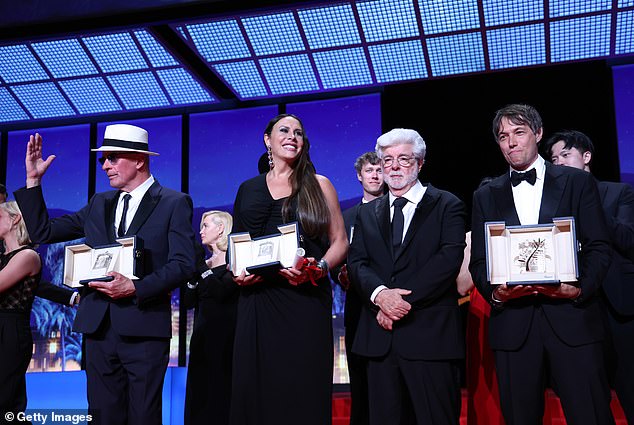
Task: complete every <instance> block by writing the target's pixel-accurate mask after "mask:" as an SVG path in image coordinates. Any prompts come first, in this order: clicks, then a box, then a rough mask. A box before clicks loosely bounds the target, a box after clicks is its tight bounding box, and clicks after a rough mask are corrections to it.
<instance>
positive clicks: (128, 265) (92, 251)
mask: <svg viewBox="0 0 634 425" xmlns="http://www.w3.org/2000/svg"><path fill="white" fill-rule="evenodd" d="M139 245H140V244H139V240H138V239H137V238H136V236H132V237H129V238H121V239H117V243H115V244H112V245H104V246H98V247H91V246H89V245H87V244H78V245H68V246H67V247H66V248H65V250H64V281H63V283H64V285H66V286H69V287H71V288H78V287H81V286H83V285H85V284H87V283H88V282H90V281H91V280H95V279H102V278H104V277H105V276H106V275H107V273H109V272H111V271H115V272H119V273H121V274H122V275H125V276H126V277H128V278H130V279H138V275H139V274H140V269H141V259H142V257H143V254H142V249H141V247H140V246H139Z"/></svg>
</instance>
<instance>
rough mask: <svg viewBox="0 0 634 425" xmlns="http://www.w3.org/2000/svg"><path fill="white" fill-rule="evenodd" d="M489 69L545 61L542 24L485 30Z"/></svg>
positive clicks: (535, 63) (542, 62)
mask: <svg viewBox="0 0 634 425" xmlns="http://www.w3.org/2000/svg"><path fill="white" fill-rule="evenodd" d="M487 44H488V47H489V63H490V65H491V69H504V68H515V67H519V66H529V65H537V64H545V63H546V46H545V44H544V24H536V25H527V26H523V27H510V28H501V29H498V30H492V31H487Z"/></svg>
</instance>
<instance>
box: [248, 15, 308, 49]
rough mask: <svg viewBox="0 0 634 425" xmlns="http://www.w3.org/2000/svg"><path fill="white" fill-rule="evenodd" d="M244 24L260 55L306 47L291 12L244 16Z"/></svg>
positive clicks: (254, 47) (252, 43)
mask: <svg viewBox="0 0 634 425" xmlns="http://www.w3.org/2000/svg"><path fill="white" fill-rule="evenodd" d="M242 24H243V25H244V29H245V31H246V32H247V36H248V38H249V41H250V42H251V45H252V46H253V51H254V52H255V54H256V55H258V56H264V55H275V54H278V53H289V52H297V51H299V50H305V49H306V47H305V46H304V42H303V41H302V37H301V35H300V34H299V29H298V28H297V23H296V22H295V17H294V16H293V14H292V13H290V12H287V13H278V14H274V15H262V16H253V17H250V18H242Z"/></svg>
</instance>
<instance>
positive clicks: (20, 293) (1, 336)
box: [0, 201, 42, 421]
mask: <svg viewBox="0 0 634 425" xmlns="http://www.w3.org/2000/svg"><path fill="white" fill-rule="evenodd" d="M0 239H2V241H3V243H4V254H2V255H0V360H1V361H0V383H2V384H1V385H0V418H6V416H5V414H6V412H13V414H16V413H17V412H24V410H25V409H26V378H25V377H24V374H25V373H26V369H27V368H28V366H29V363H30V362H31V355H32V353H33V339H32V337H31V326H30V323H29V321H30V316H31V305H32V304H33V298H34V297H35V295H34V294H35V290H36V288H37V285H38V283H39V281H40V275H41V271H42V263H41V261H40V256H39V255H38V254H37V252H35V251H34V250H33V249H32V248H30V247H29V244H30V243H31V241H30V239H29V234H28V233H27V230H26V226H25V224H24V221H22V214H21V213H20V209H19V208H18V204H17V203H15V202H13V201H12V202H5V203H3V204H0ZM0 421H1V420H0Z"/></svg>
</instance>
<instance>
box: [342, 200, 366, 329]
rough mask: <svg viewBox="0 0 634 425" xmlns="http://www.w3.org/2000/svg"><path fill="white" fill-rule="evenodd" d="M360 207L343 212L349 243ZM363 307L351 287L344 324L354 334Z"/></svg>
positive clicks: (359, 298) (358, 205)
mask: <svg viewBox="0 0 634 425" xmlns="http://www.w3.org/2000/svg"><path fill="white" fill-rule="evenodd" d="M360 206H361V203H359V204H356V205H353V206H351V207H350V208H348V209H347V210H345V211H344V212H343V223H344V225H345V226H346V234H347V235H348V241H349V240H350V232H351V230H352V227H353V226H354V223H355V221H356V220H357V214H358V212H359V207H360ZM353 236H354V235H353ZM362 305H363V302H362V301H361V297H359V293H358V292H357V288H356V287H354V286H353V285H351V286H350V288H349V289H348V291H347V292H346V304H345V310H344V316H343V324H344V326H345V327H346V329H349V330H350V331H351V332H352V333H353V334H354V332H356V329H357V326H358V323H359V317H360V316H361V306H362Z"/></svg>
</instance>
